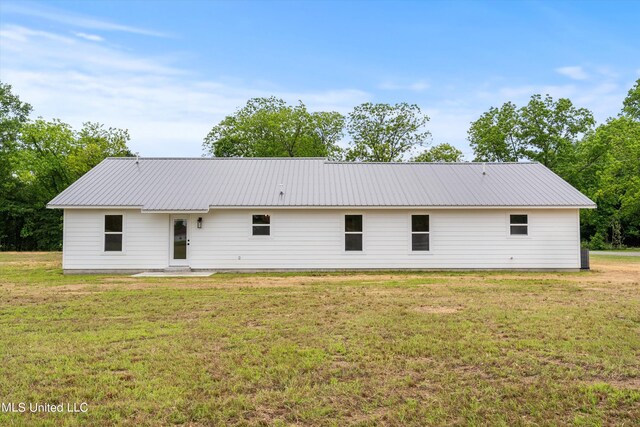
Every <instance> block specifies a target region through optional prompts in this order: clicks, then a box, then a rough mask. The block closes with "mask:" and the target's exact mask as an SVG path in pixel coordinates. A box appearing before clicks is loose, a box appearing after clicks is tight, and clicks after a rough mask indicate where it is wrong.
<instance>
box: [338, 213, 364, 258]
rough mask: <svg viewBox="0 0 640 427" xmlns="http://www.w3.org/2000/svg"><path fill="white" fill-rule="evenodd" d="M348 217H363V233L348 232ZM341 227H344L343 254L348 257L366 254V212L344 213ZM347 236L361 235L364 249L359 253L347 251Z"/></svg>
mask: <svg viewBox="0 0 640 427" xmlns="http://www.w3.org/2000/svg"><path fill="white" fill-rule="evenodd" d="M348 215H360V216H361V217H362V231H346V228H347V227H346V226H347V216H348ZM340 226H341V227H342V239H341V240H342V252H343V253H344V254H346V255H358V254H363V253H365V252H366V249H367V246H366V241H365V238H364V235H365V230H366V220H365V214H364V212H344V213H343V214H342V221H341V222H340ZM347 234H360V235H362V249H361V250H359V251H348V250H347V242H346V235H347Z"/></svg>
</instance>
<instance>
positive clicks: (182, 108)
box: [0, 25, 371, 156]
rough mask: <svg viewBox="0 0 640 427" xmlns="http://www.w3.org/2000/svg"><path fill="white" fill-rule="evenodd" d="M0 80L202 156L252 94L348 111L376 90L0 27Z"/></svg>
mask: <svg viewBox="0 0 640 427" xmlns="http://www.w3.org/2000/svg"><path fill="white" fill-rule="evenodd" d="M0 48H1V49H2V50H3V52H7V54H6V55H3V56H2V58H1V61H2V63H1V65H2V66H1V67H0V80H2V81H3V82H5V83H9V84H11V85H12V86H13V89H14V91H15V93H17V94H18V95H19V96H20V97H21V99H23V100H24V101H26V102H29V103H31V104H32V105H33V107H34V115H41V116H43V117H45V118H47V119H50V118H54V117H56V118H60V119H61V120H63V121H65V122H68V123H69V124H71V125H72V126H74V127H80V126H81V125H82V123H83V122H86V121H98V122H101V123H104V124H105V125H107V126H113V127H119V128H126V129H129V131H130V134H131V137H132V141H131V144H130V145H131V148H132V150H133V151H139V152H140V153H141V154H142V155H147V156H149V155H156V156H161V155H174V156H176V155H178V156H198V155H200V154H201V153H202V150H201V144H202V140H203V138H204V137H205V136H206V134H207V133H208V131H209V130H210V129H211V127H212V126H213V125H214V124H216V123H217V122H219V121H220V120H221V119H222V118H223V117H224V116H225V115H228V114H231V113H233V111H235V109H236V108H238V107H241V106H242V105H244V104H245V102H246V101H247V99H249V98H251V97H257V96H270V95H275V96H278V97H281V98H283V99H285V100H286V101H288V102H291V103H293V102H297V101H298V100H299V99H302V100H304V102H305V104H306V105H307V107H308V108H309V109H311V110H335V111H340V112H342V113H346V112H348V111H350V110H351V109H352V108H353V106H354V105H356V104H359V103H362V102H365V101H368V100H370V99H371V95H370V94H369V93H367V92H365V91H362V90H358V89H351V88H346V89H330V90H324V91H303V92H295V91H287V90H282V89H281V88H278V87H277V86H274V85H273V84H269V83H262V84H259V85H250V84H247V83H245V82H242V81H233V82H228V81H216V80H206V79H202V78H200V77H199V76H197V75H194V74H192V72H191V71H189V70H186V69H183V68H181V67H180V66H177V65H175V64H177V63H178V62H179V59H180V58H172V57H171V56H165V57H160V58H159V57H139V56H135V55H134V54H133V53H130V52H125V51H122V50H119V49H118V48H116V47H112V46H108V45H105V44H96V43H94V42H93V41H90V40H86V38H76V37H68V36H62V35H59V34H55V33H51V32H45V31H36V30H32V29H30V28H26V27H22V26H16V25H6V26H2V27H0Z"/></svg>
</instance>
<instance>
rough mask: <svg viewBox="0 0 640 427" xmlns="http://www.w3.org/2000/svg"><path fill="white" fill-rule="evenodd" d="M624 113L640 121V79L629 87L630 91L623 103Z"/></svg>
mask: <svg viewBox="0 0 640 427" xmlns="http://www.w3.org/2000/svg"><path fill="white" fill-rule="evenodd" d="M622 105H623V108H622V114H624V115H625V116H627V117H629V118H631V119H633V120H636V121H640V79H638V80H636V84H635V85H634V86H633V87H632V88H631V89H629V93H628V94H627V97H626V98H625V100H624V103H623V104H622Z"/></svg>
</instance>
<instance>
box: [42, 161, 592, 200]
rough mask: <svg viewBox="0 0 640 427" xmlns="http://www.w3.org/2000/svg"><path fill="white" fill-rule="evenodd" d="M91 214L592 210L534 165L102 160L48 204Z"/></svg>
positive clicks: (580, 197)
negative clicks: (117, 210) (119, 210)
mask: <svg viewBox="0 0 640 427" xmlns="http://www.w3.org/2000/svg"><path fill="white" fill-rule="evenodd" d="M483 170H484V171H485V172H486V174H483ZM281 192H283V193H284V194H282V195H281V194H280V193H281ZM92 206H95V207H98V206H100V207H136V208H141V209H142V210H144V211H208V210H209V208H210V207H212V208H215V207H248V206H264V207H306V206H309V207H314V206H315V207H332V206H336V207H337V206H343V207H346V206H349V207H410V206H422V207H493V206H495V207H500V206H510V207H520V206H521V207H527V206H530V207H582V208H587V207H595V204H594V203H593V202H592V201H591V200H589V199H588V198H587V197H586V196H584V195H583V194H582V193H580V192H579V191H578V190H576V189H575V188H573V187H572V186H571V185H569V184H568V183H567V182H565V181H564V180H563V179H561V178H560V177H559V176H557V175H556V174H554V173H553V172H551V171H550V170H549V169H547V168H546V167H545V166H543V165H541V164H539V163H486V164H482V163H351V162H330V161H326V160H325V159H318V158H296V159H288V158H273V159H237V158H232V159H229V158H140V159H139V161H136V159H135V158H108V159H105V160H104V161H102V162H101V163H100V164H99V165H98V166H96V167H95V168H93V169H91V170H90V171H89V172H87V173H86V174H85V175H84V176H83V177H82V178H80V179H79V180H78V181H76V182H75V183H73V184H72V185H71V186H70V187H69V188H67V189H66V190H64V191H63V192H62V193H60V194H59V195H58V196H57V197H56V198H54V199H53V200H52V201H51V202H50V203H49V205H48V207H50V208H56V207H92Z"/></svg>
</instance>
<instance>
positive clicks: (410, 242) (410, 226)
mask: <svg viewBox="0 0 640 427" xmlns="http://www.w3.org/2000/svg"><path fill="white" fill-rule="evenodd" d="M414 215H426V216H428V217H429V231H416V232H414V231H413V218H412V217H413V216H414ZM432 216H433V215H432V214H431V213H430V212H424V211H413V212H409V214H408V221H407V222H408V225H407V228H408V235H409V239H408V248H409V254H410V255H430V254H433V241H432V239H431V226H432V223H431V219H432V218H431V217H432ZM414 234H427V235H428V236H429V250H427V251H415V250H413V235H414Z"/></svg>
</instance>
